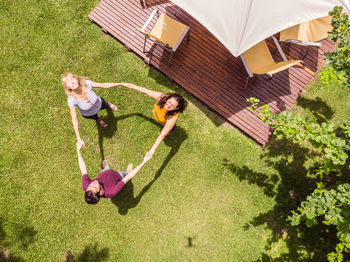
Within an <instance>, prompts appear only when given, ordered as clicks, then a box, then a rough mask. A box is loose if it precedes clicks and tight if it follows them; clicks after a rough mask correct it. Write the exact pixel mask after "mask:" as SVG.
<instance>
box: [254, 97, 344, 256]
mask: <svg viewBox="0 0 350 262" xmlns="http://www.w3.org/2000/svg"><path fill="white" fill-rule="evenodd" d="M248 102H250V104H251V109H252V110H253V111H254V112H256V113H258V115H259V117H260V118H261V119H262V120H263V121H264V123H265V124H267V125H269V126H270V127H271V128H273V129H274V134H275V135H276V136H277V139H280V138H288V139H290V140H291V141H292V142H293V143H306V144H307V146H308V147H309V148H310V149H311V150H313V151H314V153H316V154H313V155H318V160H319V163H320V164H319V165H318V167H317V168H316V174H318V183H317V188H316V189H315V191H314V192H313V193H312V194H311V195H310V196H308V197H307V199H306V201H304V202H302V203H301V206H300V207H299V208H298V209H297V210H296V211H293V212H292V215H291V216H290V217H289V218H288V219H289V221H290V222H291V224H292V225H294V226H296V225H299V224H300V223H301V222H304V223H305V224H306V225H307V226H308V227H312V226H314V225H316V224H318V221H319V219H321V220H322V222H323V223H324V224H326V225H329V226H335V227H336V228H337V230H338V234H337V237H338V239H339V243H338V244H337V245H336V247H335V252H332V253H330V254H328V259H329V261H342V259H343V251H345V252H349V253H350V235H349V228H350V184H347V183H344V184H340V183H339V184H338V185H337V186H328V187H326V186H327V185H324V184H323V183H322V182H321V179H322V178H323V177H324V176H325V175H336V174H339V173H340V172H341V170H342V169H343V168H348V158H349V155H350V123H347V124H343V125H342V126H341V127H340V128H339V130H337V129H336V127H335V126H334V124H332V123H322V124H318V123H316V122H315V121H314V120H313V119H312V118H303V117H301V116H298V115H295V114H293V113H291V112H282V113H280V114H274V113H272V112H271V110H270V109H269V105H263V106H259V105H258V104H259V102H260V101H259V100H258V99H256V98H250V99H248ZM337 131H338V132H337Z"/></svg>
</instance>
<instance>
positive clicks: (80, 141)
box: [77, 137, 85, 147]
mask: <svg viewBox="0 0 350 262" xmlns="http://www.w3.org/2000/svg"><path fill="white" fill-rule="evenodd" d="M77 140H78V141H77V143H78V142H79V144H81V147H85V143H84V141H83V140H82V139H81V138H80V137H79V138H78V139H77Z"/></svg>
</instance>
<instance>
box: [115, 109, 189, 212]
mask: <svg viewBox="0 0 350 262" xmlns="http://www.w3.org/2000/svg"><path fill="white" fill-rule="evenodd" d="M137 115H139V116H140V117H143V118H144V119H145V120H147V121H150V122H152V123H153V124H155V125H157V126H158V125H159V123H158V122H156V121H155V120H153V119H152V118H149V117H146V116H144V115H142V114H137ZM187 137H188V136H187V133H186V131H185V130H184V129H183V128H182V127H179V126H177V127H176V130H175V132H174V133H173V134H172V135H170V136H167V137H165V139H164V141H163V142H164V143H165V144H166V145H167V146H168V147H171V150H170V152H169V154H168V156H167V157H166V159H165V160H164V162H163V163H162V165H161V166H160V168H159V169H158V171H157V173H156V174H155V176H154V178H153V179H152V180H151V181H150V182H149V183H148V184H147V185H146V186H144V187H143V189H142V190H141V192H140V193H139V194H138V195H137V196H136V197H134V185H133V183H132V181H129V182H128V183H127V184H126V185H125V186H124V188H123V190H122V191H121V192H120V193H119V194H118V195H116V196H115V197H113V198H112V202H113V204H115V205H116V206H117V207H118V212H119V214H121V215H126V214H127V213H128V211H129V209H131V208H134V207H136V206H137V205H138V204H139V202H140V200H141V199H142V197H143V195H144V194H145V193H146V192H147V191H148V190H149V189H150V188H151V186H152V185H153V183H154V182H156V180H157V179H158V178H159V177H160V176H161V174H162V172H163V170H164V169H165V167H166V166H167V165H168V163H169V162H170V160H171V159H172V158H173V157H174V156H175V155H176V153H177V152H178V150H179V148H180V146H181V144H182V142H183V141H185V140H186V139H187ZM151 161H152V160H151Z"/></svg>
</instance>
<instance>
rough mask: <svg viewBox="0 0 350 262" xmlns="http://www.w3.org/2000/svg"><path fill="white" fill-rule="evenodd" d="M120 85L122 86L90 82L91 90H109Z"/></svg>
mask: <svg viewBox="0 0 350 262" xmlns="http://www.w3.org/2000/svg"><path fill="white" fill-rule="evenodd" d="M91 82H92V81H91ZM122 85H123V84H122V83H97V82H92V87H93V88H111V87H116V86H122Z"/></svg>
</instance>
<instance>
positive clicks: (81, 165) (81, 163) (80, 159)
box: [77, 141, 87, 175]
mask: <svg viewBox="0 0 350 262" xmlns="http://www.w3.org/2000/svg"><path fill="white" fill-rule="evenodd" d="M81 147H82V144H81V143H79V141H78V142H77V154H78V163H79V168H80V171H81V175H84V174H87V171H86V165H85V162H84V159H83V157H82V156H81V153H80V149H81Z"/></svg>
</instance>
